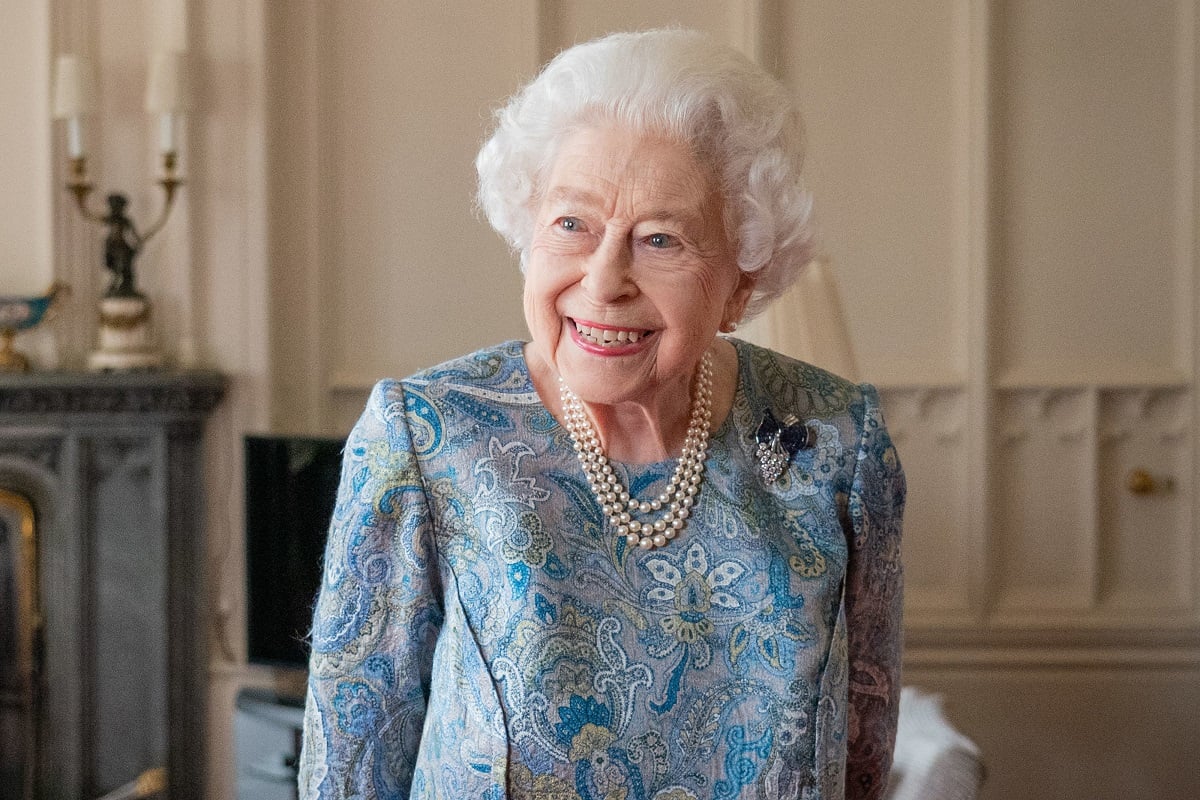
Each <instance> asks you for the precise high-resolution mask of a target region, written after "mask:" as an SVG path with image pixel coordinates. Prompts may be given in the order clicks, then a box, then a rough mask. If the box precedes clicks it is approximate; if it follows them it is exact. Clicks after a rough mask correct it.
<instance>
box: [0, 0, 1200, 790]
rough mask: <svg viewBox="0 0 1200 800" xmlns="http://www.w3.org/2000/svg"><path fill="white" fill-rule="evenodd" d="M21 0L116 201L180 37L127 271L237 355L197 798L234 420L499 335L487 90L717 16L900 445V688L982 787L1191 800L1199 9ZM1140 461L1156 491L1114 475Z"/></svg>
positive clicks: (499, 268) (43, 175)
mask: <svg viewBox="0 0 1200 800" xmlns="http://www.w3.org/2000/svg"><path fill="white" fill-rule="evenodd" d="M18 1H19V0H18ZM39 6H40V9H39ZM47 6H48V9H49V10H48V11H45V9H46V8H47ZM22 8H23V9H25V13H23V14H19V15H17V16H11V17H10V16H8V15H6V17H5V23H6V26H5V29H4V30H5V31H6V32H8V31H13V28H12V27H9V20H10V19H12V20H17V21H18V23H19V24H20V25H21V26H23V34H28V35H19V34H11V35H12V36H15V37H16V38H15V39H14V41H18V42H24V43H26V45H25V46H26V47H27V48H31V49H29V50H28V53H26V54H24V55H12V54H13V53H15V52H16V51H10V50H7V49H6V50H4V51H0V52H3V55H0V59H12V60H13V61H15V62H20V63H24V62H28V65H29V66H28V70H27V71H28V72H29V73H30V74H32V75H33V78H32V80H33V81H34V83H35V84H37V85H40V89H34V90H28V89H27V87H26V86H25V84H24V82H22V81H18V80H14V79H12V78H10V77H9V74H10V73H9V70H7V69H6V70H3V71H0V90H2V91H5V92H10V93H14V92H15V93H17V94H20V96H21V97H23V98H25V99H24V100H23V102H25V103H29V104H31V108H32V109H33V110H32V111H31V112H30V113H31V114H38V113H41V114H42V118H43V119H44V110H43V111H42V112H38V111H37V106H38V104H39V103H43V104H44V103H45V102H47V101H46V97H47V96H48V94H47V93H48V81H49V77H48V76H49V62H50V60H51V59H52V58H53V56H54V55H55V54H57V53H59V52H67V51H77V52H87V53H90V54H92V55H93V56H94V57H95V58H96V59H97V60H98V62H99V66H100V69H101V73H102V75H101V94H102V100H103V104H104V107H103V110H102V111H101V113H100V114H99V115H98V118H97V120H96V132H95V133H96V154H97V170H98V172H97V175H98V176H101V177H102V185H103V186H117V187H124V188H129V190H130V191H131V194H134V202H135V212H136V213H138V214H145V213H151V212H150V211H147V209H153V208H154V207H155V203H156V201H157V195H156V193H155V190H154V187H153V184H152V183H150V182H149V178H150V176H151V174H152V171H153V143H152V137H151V131H150V128H149V126H148V124H147V121H146V119H145V115H144V114H143V113H142V112H141V110H140V99H139V92H140V86H141V82H142V81H143V80H144V77H143V75H144V63H145V56H146V53H147V51H148V49H149V47H150V43H151V42H154V41H159V40H165V39H168V38H172V37H175V38H176V39H181V40H183V41H185V42H186V43H187V45H188V48H189V50H190V51H191V54H192V57H193V63H194V65H195V67H196V70H195V72H196V81H197V84H196V111H195V113H194V114H193V115H192V117H191V118H190V121H189V123H188V127H187V131H186V142H187V146H186V149H185V154H184V169H185V173H186V174H187V176H188V179H189V183H188V186H187V187H186V189H185V191H184V200H183V202H182V203H181V205H180V207H179V208H178V209H177V210H176V212H175V215H174V216H173V218H172V220H171V222H170V224H169V225H168V227H167V229H166V230H165V231H164V234H163V236H162V238H161V239H160V240H158V241H156V242H155V243H154V247H153V248H152V249H150V250H148V252H146V253H145V254H144V255H143V259H142V261H141V262H140V263H141V266H142V274H143V275H144V283H145V285H146V286H147V287H148V288H149V289H150V290H151V293H152V297H153V298H154V300H155V303H156V308H157V309H159V310H160V313H161V315H162V317H163V318H162V320H161V330H160V332H161V335H162V341H163V344H164V346H165V347H166V348H167V349H168V351H169V352H170V353H171V355H172V357H173V358H174V359H175V360H176V361H177V362H179V363H198V364H203V365H211V366H215V367H218V368H220V369H221V370H223V371H225V372H226V373H228V374H229V375H230V376H231V378H232V391H231V394H230V396H229V398H228V400H227V401H226V403H225V404H224V405H223V407H222V409H221V411H220V413H219V414H218V416H217V417H216V419H215V420H214V422H213V425H212V426H211V428H210V430H209V435H208V439H207V446H208V450H207V458H208V462H209V470H208V474H207V475H206V481H207V490H208V493H209V530H210V538H209V550H210V565H209V572H210V580H209V584H210V586H211V594H210V598H209V602H208V604H207V606H206V607H205V608H204V609H200V610H198V612H199V613H202V614H204V615H205V617H206V619H208V620H209V621H210V622H211V631H212V637H211V640H210V643H211V648H210V649H211V653H212V658H211V664H212V671H211V674H212V686H211V693H210V694H211V708H210V724H211V729H212V734H211V737H210V749H211V759H210V770H209V774H210V787H209V794H210V796H211V797H213V798H226V797H231V796H232V781H233V752H232V736H231V730H232V719H233V698H234V696H235V694H236V692H237V690H238V689H239V688H240V687H242V686H245V685H266V686H273V687H277V688H282V689H285V690H288V689H290V690H297V689H298V686H297V679H298V676H296V675H289V674H279V673H275V672H272V671H269V670H263V669H259V668H255V667H250V666H247V665H246V664H245V659H244V646H243V641H242V640H243V631H244V621H243V618H242V617H243V615H242V603H243V598H242V591H241V586H242V574H241V556H240V554H241V548H242V539H241V525H242V520H241V512H240V508H241V488H240V487H241V478H240V467H239V458H240V443H241V436H242V435H243V434H244V433H246V432H251V431H261V430H267V429H271V430H277V431H294V432H326V433H334V432H343V431H344V430H345V429H346V428H347V427H348V425H349V424H350V422H351V421H352V419H353V418H354V416H355V415H356V414H357V413H358V410H359V408H360V407H361V403H362V400H363V398H364V397H365V393H366V391H367V389H368V388H369V385H370V384H371V382H373V381H374V380H375V379H377V378H378V377H381V376H383V375H402V374H405V373H407V372H409V371H411V370H413V369H415V368H417V367H420V366H424V365H427V364H430V363H432V362H435V361H437V360H441V359H443V358H446V357H449V356H451V355H455V354H458V353H461V352H464V351H466V350H469V349H472V348H474V347H476V346H479V345H482V344H485V343H488V342H492V341H495V340H497V339H501V338H508V337H512V336H521V335H523V325H522V322H521V315H520V309H519V302H518V295H519V291H520V279H519V275H518V274H517V272H516V268H515V266H514V262H513V259H512V258H511V256H510V255H509V254H508V253H507V252H505V249H504V247H503V245H502V243H501V242H500V241H499V240H498V238H496V237H495V235H494V234H492V233H491V232H490V231H489V230H488V229H487V227H486V225H485V224H484V223H483V222H482V221H481V220H480V219H479V218H478V216H477V215H476V214H475V212H474V210H473V207H472V200H471V160H472V158H473V156H474V152H475V149H476V148H477V146H478V144H479V142H480V141H481V139H482V137H483V135H484V133H485V130H486V128H487V124H488V115H489V113H490V109H491V108H492V107H493V106H494V105H495V104H496V103H498V102H499V101H500V100H501V99H502V98H503V97H504V96H505V95H506V94H507V93H509V92H510V91H512V90H513V89H514V88H516V87H517V86H518V85H519V84H520V83H521V81H522V80H524V79H526V78H528V77H529V76H530V75H532V74H533V72H534V71H535V70H536V68H537V66H538V64H540V63H541V62H542V61H544V60H545V59H546V58H548V57H549V56H551V55H552V54H553V53H554V52H556V51H557V50H558V49H559V48H561V47H562V46H565V45H567V44H569V43H571V42H574V41H577V40H580V39H585V38H588V37H590V36H592V35H595V34H597V33H600V32H604V31H608V30H615V29H621V28H631V27H642V26H646V25H653V24H663V23H669V22H679V23H682V24H686V25H691V26H695V27H701V28H704V29H707V30H709V31H711V32H713V33H714V34H715V35H717V36H720V37H723V38H724V39H726V40H727V41H730V42H731V43H733V44H735V45H737V46H739V47H742V48H743V49H744V50H745V51H746V52H748V53H750V54H751V55H753V56H754V57H756V58H758V59H759V60H760V61H761V63H763V64H765V65H767V66H768V67H769V68H771V69H772V70H773V71H774V72H775V73H776V74H777V75H779V76H780V77H781V78H782V79H783V80H784V81H785V82H786V83H787V84H788V85H789V86H791V87H793V88H794V90H795V92H796V96H797V98H798V99H799V100H800V102H801V104H802V107H803V108H804V109H805V111H806V114H807V119H808V132H809V140H810V159H809V176H810V180H811V185H812V188H813V190H814V192H815V194H816V196H817V203H818V217H819V221H820V224H821V227H822V231H823V234H824V237H823V241H824V251H825V253H826V254H827V256H828V258H829V261H830V263H831V265H832V266H831V272H832V274H834V275H835V276H836V278H837V280H838V283H839V286H840V289H841V296H842V299H843V302H844V305H845V309H846V315H847V317H848V319H849V324H850V330H851V333H852V335H853V337H854V343H855V346H856V349H857V352H858V357H859V359H858V360H859V366H860V370H859V371H860V373H861V375H862V377H864V378H865V379H868V380H872V381H874V382H876V383H878V384H879V385H880V386H881V389H882V391H883V393H884V397H885V403H886V407H887V410H888V416H889V422H890V424H891V427H892V429H893V432H894V433H895V435H896V437H897V439H898V441H899V443H900V447H901V453H902V456H903V458H904V460H905V464H906V467H907V468H908V472H909V476H910V510H909V514H908V518H907V530H908V532H907V536H906V562H907V568H908V576H909V591H908V598H907V613H908V618H907V621H908V629H909V648H908V651H907V664H908V680H909V681H910V682H916V683H919V684H921V685H923V686H925V687H926V688H930V689H934V690H938V691H942V692H944V693H945V694H946V696H947V698H948V700H949V703H950V710H951V713H952V715H953V716H954V718H955V719H956V720H958V721H959V722H960V724H961V725H962V726H963V728H964V730H966V731H967V733H969V734H970V735H972V736H973V737H975V738H976V739H977V740H978V741H980V742H981V743H982V744H983V745H984V748H985V757H986V759H987V761H988V764H989V772H990V774H991V778H990V779H989V783H988V786H987V789H986V792H985V797H987V798H991V799H992V800H999V798H1005V797H1039V796H1047V797H1051V796H1052V797H1065V798H1070V797H1078V798H1085V797H1086V798H1089V800H1090V799H1091V798H1109V797H1111V798H1117V797H1120V798H1131V797H1154V798H1159V797H1167V798H1169V797H1185V796H1193V795H1195V794H1200V785H1198V783H1197V782H1198V781H1200V776H1197V775H1196V774H1195V771H1194V769H1192V765H1191V761H1190V755H1189V754H1192V753H1194V752H1197V751H1200V730H1198V729H1197V727H1196V726H1195V725H1194V723H1192V721H1191V720H1189V719H1188V718H1187V717H1186V715H1181V714H1179V713H1178V710H1179V709H1180V708H1187V707H1191V706H1194V705H1195V703H1196V701H1197V700H1200V600H1198V598H1200V561H1198V558H1200V547H1198V542H1197V537H1196V524H1195V521H1196V519H1197V515H1198V506H1197V497H1196V492H1195V487H1196V485H1197V481H1196V474H1197V458H1196V452H1195V446H1196V445H1195V440H1196V437H1195V435H1194V431H1195V424H1194V420H1195V419H1196V414H1197V397H1196V391H1195V374H1196V368H1197V361H1198V357H1197V348H1196V345H1195V343H1196V341H1197V334H1198V330H1200V329H1198V327H1197V311H1196V308H1197V304H1196V300H1197V287H1198V282H1197V276H1198V269H1197V265H1198V263H1200V252H1198V244H1197V242H1198V237H1197V236H1196V208H1197V200H1198V195H1200V178H1198V169H1197V164H1198V163H1200V158H1198V155H1200V153H1198V151H1197V140H1198V137H1197V136H1196V120H1197V109H1200V96H1198V95H1197V87H1198V85H1200V74H1198V67H1197V41H1198V40H1200V31H1198V24H1200V9H1198V3H1197V2H1196V0H1152V1H1150V2H1142V0H1108V1H1107V2H1104V3H1100V4H1094V5H1089V6H1088V8H1087V11H1086V13H1085V12H1084V11H1083V10H1081V7H1080V6H1079V5H1078V4H1076V3H1071V2H1068V0H1053V2H1041V1H1040V0H1039V1H1038V2H1033V0H1021V1H1018V0H1013V1H1012V2H1005V3H989V2H985V1H984V0H919V2H911V3H906V4H895V3H890V2H884V1H883V0H877V1H873V2H864V3H855V4H846V3H842V2H836V1H835V0H797V2H789V1H787V0H744V1H743V2H715V1H714V2H669V3H663V2H656V3H649V2H637V1H636V0H619V1H616V2H614V0H605V1H601V0H569V1H564V2H552V0H514V1H513V2H507V3H499V2H497V3H482V4H473V5H472V6H471V7H470V10H469V11H468V10H466V9H465V7H463V6H455V5H450V4H441V3H437V4H435V3H425V2H383V0H378V1H371V0H355V2H337V3H335V2H327V1H326V0H289V2H286V3H276V2H272V1H271V0H189V2H187V3H186V4H185V2H184V0H172V2H169V3H165V4H164V3H155V2H152V0H47V2H46V3H43V4H37V3H32V4H30V5H29V6H25V7H22ZM43 11H44V13H43ZM46 20H48V22H46ZM130 20H140V22H139V23H137V24H131V23H130ZM5 41H7V40H5ZM38 41H41V42H43V43H44V44H43V45H41V46H39V45H37V42H38ZM29 42H33V44H28V43H29ZM9 63H10V62H9V61H8V60H4V61H3V64H5V65H7V64H9ZM39 98H41V99H40V100H39ZM48 129H49V126H48V125H46V130H47V131H48ZM56 133H57V136H61V132H56ZM31 136H32V138H31ZM27 142H33V144H32V145H30V146H31V147H32V149H33V151H36V150H37V148H38V147H39V142H40V143H41V144H40V146H41V147H42V148H43V149H44V150H45V151H46V155H45V156H44V157H43V161H42V165H41V166H40V167H39V166H38V165H37V161H36V159H34V160H32V161H31V162H29V163H25V162H22V163H19V164H17V165H16V168H17V169H18V170H19V176H20V177H19V180H21V181H24V182H25V184H27V185H29V186H30V187H31V192H33V193H34V194H36V193H37V192H38V191H39V189H38V187H39V186H42V187H51V189H45V188H42V189H40V191H43V192H46V193H48V194H46V196H47V197H49V200H48V202H49V207H50V210H49V211H45V210H43V211H42V212H40V213H41V218H42V219H43V220H44V221H43V222H42V223H40V224H42V225H43V229H44V231H46V233H43V234H41V236H42V238H43V239H47V240H48V244H49V252H50V254H51V258H52V261H53V263H54V265H55V266H54V271H55V275H57V276H59V277H62V278H65V279H67V280H69V281H70V282H71V283H72V284H73V285H74V286H75V287H76V305H75V306H74V309H75V310H74V311H73V312H72V313H71V314H69V315H66V318H64V319H62V320H60V322H59V323H58V324H57V327H56V328H55V332H56V336H55V341H56V342H57V347H56V349H57V351H58V353H59V357H60V358H61V360H62V361H63V362H64V363H66V364H68V365H71V364H74V365H78V364H80V363H82V358H83V356H84V355H85V354H86V352H87V349H88V348H89V347H90V346H91V343H90V337H91V336H92V335H94V332H93V330H92V327H91V326H92V322H91V318H90V315H89V313H90V312H89V311H88V309H89V303H90V302H91V300H92V299H93V298H94V297H95V295H96V293H97V291H98V290H99V287H100V285H101V279H102V277H103V275H102V270H101V269H100V268H99V245H98V238H97V232H96V231H95V230H94V229H90V228H88V227H87V226H84V225H82V224H81V223H80V222H79V221H78V219H77V218H76V217H75V216H74V214H73V212H72V210H71V209H70V208H69V206H67V205H66V203H65V202H64V200H65V198H64V197H63V196H62V193H60V192H56V191H53V190H52V187H54V186H56V185H58V184H59V183H61V181H62V179H63V175H62V163H61V161H62V159H61V155H62V152H61V150H62V144H61V142H60V141H58V140H57V139H55V141H54V144H53V145H52V146H51V145H49V144H47V143H46V139H45V138H44V137H43V138H42V139H38V138H37V136H36V135H33V134H31V133H30V129H29V128H25V127H20V128H16V129H14V128H10V127H4V126H3V125H2V124H0V152H2V153H11V152H13V144H14V143H16V145H17V146H18V147H19V146H21V145H22V143H27ZM5 168H7V169H12V168H14V167H12V166H11V165H8V166H4V162H3V159H2V157H0V169H5ZM35 205H36V204H35ZM23 213H32V214H33V215H34V222H33V223H32V224H33V226H34V227H35V228H36V227H37V225H38V224H39V223H38V222H37V221H36V220H37V219H38V218H39V217H38V213H39V212H37V211H36V210H34V211H28V210H27V209H26V210H25V211H24V212H23ZM6 230H7V229H6ZM6 236H11V234H10V233H6ZM7 274H8V273H5V272H4V271H3V270H2V265H0V279H5V278H4V276H5V275H7ZM3 291H6V289H4V287H3V286H0V292H3ZM788 313H789V310H788V309H786V308H783V309H780V312H779V314H777V315H776V316H775V317H774V318H773V320H771V322H773V323H774V324H776V325H779V324H784V325H786V324H787V319H788ZM771 329H772V328H771V327H770V326H767V330H768V331H769V330H771ZM775 329H778V328H777V327H776V328H775ZM1135 466H1145V467H1146V468H1148V469H1150V470H1151V472H1152V473H1153V474H1154V475H1155V476H1156V477H1157V478H1158V479H1159V481H1160V485H1163V484H1164V483H1165V481H1166V480H1168V479H1169V480H1171V481H1173V487H1174V488H1173V489H1171V490H1170V491H1166V490H1164V491H1161V492H1159V493H1157V494H1154V495H1150V496H1146V497H1142V496H1134V495H1131V494H1130V493H1129V492H1128V491H1126V490H1125V488H1124V480H1125V476H1126V474H1127V472H1128V471H1129V469H1131V468H1133V467H1135ZM1114 730H1119V731H1121V732H1122V735H1114V734H1113V731H1114ZM1159 742H1169V743H1170V744H1169V745H1162V744H1159ZM1163 776H1166V777H1163Z"/></svg>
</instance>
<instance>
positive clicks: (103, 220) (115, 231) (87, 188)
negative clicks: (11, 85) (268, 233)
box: [66, 151, 183, 370]
mask: <svg viewBox="0 0 1200 800" xmlns="http://www.w3.org/2000/svg"><path fill="white" fill-rule="evenodd" d="M158 184H159V186H161V187H162V189H163V196H164V200H163V208H162V211H161V212H160V213H159V216H158V219H156V220H155V222H154V224H153V225H151V226H150V227H149V228H147V229H146V231H145V232H144V233H139V232H138V230H137V227H136V226H135V225H134V222H133V220H132V219H131V218H130V217H129V215H128V214H127V213H126V207H127V206H128V204H129V200H128V198H127V197H126V196H125V195H124V194H121V193H116V192H114V193H112V194H109V195H108V197H107V200H108V211H107V212H106V213H98V212H95V211H92V210H91V209H90V208H88V198H89V196H90V195H91V193H92V191H93V189H94V186H93V184H92V183H91V181H89V180H88V175H87V159H86V158H85V157H84V156H78V157H75V158H72V159H71V179H70V180H69V181H68V183H67V187H66V188H67V190H68V191H70V192H71V194H72V195H73V196H74V197H75V205H76V207H77V208H78V209H79V213H80V214H81V215H82V216H83V217H84V219H86V220H88V221H89V222H93V223H96V224H99V225H104V226H105V227H106V228H107V230H108V233H107V235H106V237H105V240H104V266H105V267H106V268H107V269H108V271H109V272H110V273H112V277H111V280H110V282H109V285H108V289H107V290H106V291H105V292H104V295H103V296H102V297H101V298H100V309H99V311H100V314H99V316H100V336H99V339H100V347H99V349H98V350H96V351H95V352H93V353H92V354H91V355H90V356H89V357H88V367H89V368H90V369H93V370H136V369H154V368H157V367H160V366H162V363H163V357H162V354H161V353H160V352H159V351H158V350H156V349H155V348H154V346H153V339H152V335H151V328H150V310H151V308H150V301H149V300H148V299H147V298H146V296H145V295H143V294H142V293H141V292H139V291H138V289H137V285H136V273H135V271H134V262H135V260H136V259H137V256H138V254H139V253H140V252H141V250H142V248H143V247H144V246H145V244H146V242H148V241H150V239H151V238H153V237H154V235H155V234H157V233H158V232H159V231H160V230H162V228H163V226H164V225H166V223H167V218H168V217H169V216H170V214H171V209H172V208H173V207H174V205H175V199H176V197H177V195H178V191H179V188H180V187H181V186H182V185H183V179H182V178H180V177H179V175H178V174H177V171H176V154H175V152H174V151H169V152H166V153H163V176H162V177H161V178H160V179H159V180H158Z"/></svg>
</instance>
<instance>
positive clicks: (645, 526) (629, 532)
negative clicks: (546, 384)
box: [559, 353, 712, 550]
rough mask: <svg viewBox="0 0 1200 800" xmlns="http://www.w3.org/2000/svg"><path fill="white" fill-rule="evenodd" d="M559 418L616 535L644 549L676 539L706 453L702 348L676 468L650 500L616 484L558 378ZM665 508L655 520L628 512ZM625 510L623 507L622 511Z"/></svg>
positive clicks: (708, 415) (708, 392) (708, 386)
mask: <svg viewBox="0 0 1200 800" xmlns="http://www.w3.org/2000/svg"><path fill="white" fill-rule="evenodd" d="M559 389H560V395H561V400H562V408H563V418H564V420H565V421H566V428H567V432H568V433H569V434H570V436H571V441H572V445H571V446H572V449H573V450H574V451H575V453H576V457H577V458H578V460H579V464H580V466H582V467H583V473H584V477H585V478H586V479H587V482H588V486H590V487H591V490H592V493H593V494H594V495H595V496H596V499H597V500H598V501H599V503H600V507H601V511H602V512H603V513H604V515H605V516H606V517H607V519H608V521H609V523H610V524H611V525H613V527H614V528H615V529H616V531H617V534H618V535H619V536H624V537H625V540H626V541H627V542H628V543H629V544H630V545H633V544H636V545H637V546H638V547H639V548H641V549H643V550H651V549H653V548H655V547H663V546H665V545H666V544H667V542H668V541H669V540H671V539H673V538H675V537H676V536H677V535H678V534H679V532H680V531H682V530H683V529H684V527H685V525H686V524H687V523H686V522H685V520H686V519H687V518H688V516H689V514H690V512H689V511H688V509H689V508H690V507H691V506H692V504H693V502H694V500H693V498H694V497H695V496H696V494H697V493H698V492H699V490H700V484H701V482H702V480H703V477H702V476H703V473H704V460H705V458H706V456H707V453H708V440H709V430H708V429H709V421H710V420H711V419H712V407H711V398H712V356H711V355H710V354H708V353H705V355H704V357H703V358H702V359H701V360H700V366H699V369H698V370H697V374H696V385H695V388H694V389H693V392H694V394H693V397H692V411H691V418H690V419H689V420H688V425H687V433H686V434H685V438H684V441H683V446H682V449H681V451H680V455H679V461H678V463H677V464H676V466H675V471H674V472H673V473H672V474H671V477H670V479H669V480H668V482H667V488H666V490H665V491H664V492H663V493H662V494H660V495H659V496H658V497H657V498H654V499H651V500H649V501H642V500H638V499H637V498H635V497H632V496H630V494H629V490H628V489H626V488H625V486H624V485H623V484H622V483H621V479H620V478H619V477H618V476H617V474H616V471H615V470H614V469H613V467H612V465H611V464H610V462H609V460H608V456H607V455H605V453H604V448H603V446H602V445H601V444H600V438H599V436H598V435H597V434H596V431H595V429H594V428H592V425H591V420H590V419H589V418H588V416H587V412H586V411H585V410H584V408H583V403H582V402H581V401H580V400H579V398H578V397H576V396H575V393H574V392H572V391H571V389H570V387H568V386H567V384H566V382H565V381H563V380H562V378H561V377H560V378H559ZM664 507H665V508H666V509H667V511H666V512H664V513H662V514H661V515H660V516H659V518H658V519H656V520H652V521H651V520H646V521H642V520H637V519H633V517H632V514H633V513H637V514H641V515H647V514H650V513H651V512H659V511H662V509H663V508H664ZM625 509H628V510H627V511H626V510H625Z"/></svg>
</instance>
